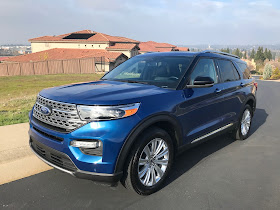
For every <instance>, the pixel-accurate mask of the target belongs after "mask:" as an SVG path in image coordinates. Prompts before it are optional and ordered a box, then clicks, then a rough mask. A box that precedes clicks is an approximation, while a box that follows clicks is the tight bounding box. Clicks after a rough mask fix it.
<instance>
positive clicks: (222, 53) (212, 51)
mask: <svg viewBox="0 0 280 210" xmlns="http://www.w3.org/2000/svg"><path fill="white" fill-rule="evenodd" d="M201 53H215V54H220V55H226V56H231V57H234V58H238V59H240V58H239V57H238V56H237V55H233V54H230V53H225V52H220V51H214V50H204V51H202V52H201Z"/></svg>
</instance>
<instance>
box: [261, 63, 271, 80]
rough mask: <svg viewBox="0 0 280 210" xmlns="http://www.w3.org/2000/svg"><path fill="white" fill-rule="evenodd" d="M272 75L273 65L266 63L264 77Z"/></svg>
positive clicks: (268, 77) (267, 77)
mask: <svg viewBox="0 0 280 210" xmlns="http://www.w3.org/2000/svg"><path fill="white" fill-rule="evenodd" d="M271 75H272V66H271V65H270V64H268V63H267V64H266V65H265V67H264V71H263V79H270V77H271Z"/></svg>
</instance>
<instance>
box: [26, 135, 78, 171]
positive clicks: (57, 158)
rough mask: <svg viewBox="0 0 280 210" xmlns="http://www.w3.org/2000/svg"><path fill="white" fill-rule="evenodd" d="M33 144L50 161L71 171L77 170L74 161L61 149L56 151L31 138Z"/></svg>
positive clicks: (37, 151) (34, 148) (39, 153)
mask: <svg viewBox="0 0 280 210" xmlns="http://www.w3.org/2000/svg"><path fill="white" fill-rule="evenodd" d="M30 143H31V146H32V148H33V150H34V151H35V152H36V153H37V154H38V155H40V156H41V157H42V158H43V159H45V160H47V161H49V162H50V163H52V164H54V165H56V166H59V167H61V168H63V169H66V170H69V171H72V172H74V171H76V170H77V168H76V166H75V165H74V163H73V162H72V161H71V159H70V158H69V157H68V156H67V155H65V154H64V153H61V152H59V151H56V150H54V149H52V148H50V147H48V146H46V145H44V144H41V143H40V142H38V141H36V140H34V139H30Z"/></svg>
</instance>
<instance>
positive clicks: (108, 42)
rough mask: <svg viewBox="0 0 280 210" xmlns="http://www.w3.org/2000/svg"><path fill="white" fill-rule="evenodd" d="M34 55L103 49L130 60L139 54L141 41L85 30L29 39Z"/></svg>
mask: <svg viewBox="0 0 280 210" xmlns="http://www.w3.org/2000/svg"><path fill="white" fill-rule="evenodd" d="M29 41H30V42H31V48H32V53H35V52H40V51H44V50H49V49H54V48H70V49H99V50H100V49H103V50H107V51H118V52H121V53H123V54H125V55H126V56H127V57H128V58H130V57H132V56H134V55H137V54H138V50H139V47H138V44H139V41H136V40H133V39H129V38H125V37H119V36H110V35H107V34H103V33H99V32H95V31H91V30H83V31H77V32H73V33H68V34H62V35H58V36H42V37H37V38H33V39H29Z"/></svg>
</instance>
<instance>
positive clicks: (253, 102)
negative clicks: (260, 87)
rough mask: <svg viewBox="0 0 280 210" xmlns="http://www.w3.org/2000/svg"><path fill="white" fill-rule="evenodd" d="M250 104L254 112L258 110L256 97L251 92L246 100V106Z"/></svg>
mask: <svg viewBox="0 0 280 210" xmlns="http://www.w3.org/2000/svg"><path fill="white" fill-rule="evenodd" d="M246 104H249V105H250V106H251V107H252V110H253V112H254V111H255V110H256V98H255V96H254V95H253V94H250V95H249V96H248V97H247V99H246V100H245V103H244V106H245V105H246Z"/></svg>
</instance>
